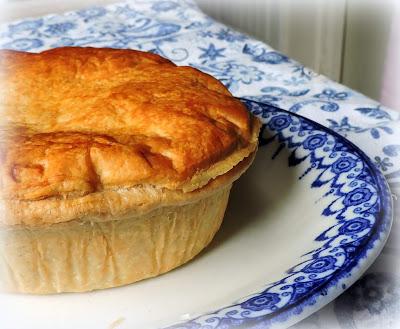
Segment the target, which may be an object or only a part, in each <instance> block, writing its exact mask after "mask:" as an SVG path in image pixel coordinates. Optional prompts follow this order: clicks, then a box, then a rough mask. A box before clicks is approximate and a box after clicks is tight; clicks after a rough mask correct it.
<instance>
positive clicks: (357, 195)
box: [343, 187, 373, 207]
mask: <svg viewBox="0 0 400 329" xmlns="http://www.w3.org/2000/svg"><path fill="white" fill-rule="evenodd" d="M372 195H373V193H372V192H371V191H370V190H369V189H368V188H365V187H358V188H356V189H354V190H353V191H351V192H349V193H348V194H347V195H346V196H345V198H344V200H343V204H344V205H346V206H348V207H350V206H358V205H360V204H362V203H364V202H367V201H369V200H370V199H371V197H372Z"/></svg>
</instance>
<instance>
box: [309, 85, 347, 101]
mask: <svg viewBox="0 0 400 329" xmlns="http://www.w3.org/2000/svg"><path fill="white" fill-rule="evenodd" d="M314 97H315V98H321V99H333V100H335V101H343V100H346V99H348V97H349V92H346V91H340V92H337V91H335V90H334V89H330V88H327V89H324V90H322V93H320V94H316V95H314Z"/></svg>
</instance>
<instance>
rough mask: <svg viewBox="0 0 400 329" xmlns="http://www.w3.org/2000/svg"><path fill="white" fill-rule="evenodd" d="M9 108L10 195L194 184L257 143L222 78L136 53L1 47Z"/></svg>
mask: <svg viewBox="0 0 400 329" xmlns="http://www.w3.org/2000/svg"><path fill="white" fill-rule="evenodd" d="M0 107H1V111H2V112H1V119H0V170H1V178H0V184H1V197H2V199H3V200H10V201H38V200H44V199H49V198H58V199H68V198H79V197H83V196H86V195H88V194H91V193H99V192H103V191H107V190H116V189H121V188H132V187H135V186H144V185H148V184H149V185H151V186H154V187H156V188H165V189H169V190H182V191H184V192H187V191H193V190H195V189H198V188H200V187H201V186H204V185H205V184H207V183H208V182H209V181H210V180H211V179H213V178H214V177H216V176H219V175H222V174H224V173H225V172H227V171H228V170H230V169H231V168H232V167H233V166H235V165H236V164H237V163H239V162H240V161H241V160H243V158H245V157H247V156H248V155H249V154H250V153H251V152H253V151H254V149H255V148H256V142H255V141H254V129H258V125H257V123H256V121H255V119H254V118H252V116H251V115H250V114H249V112H248V111H247V110H246V108H245V107H244V105H243V104H242V103H241V102H240V101H238V100H236V99H235V98H234V97H232V95H231V94H230V93H229V91H228V90H227V89H226V88H225V87H224V86H223V85H222V84H221V83H220V82H219V81H218V80H216V79H214V78H213V77H211V76H209V75H207V74H205V73H202V72H200V71H198V70H196V69H194V68H191V67H178V66H176V65H175V64H173V63H172V62H170V61H169V60H167V59H164V58H162V57H160V56H158V55H155V54H150V53H144V52H140V51H134V50H117V49H105V48H104V49H101V48H79V47H65V48H56V49H52V50H48V51H44V52H41V53H38V54H34V53H26V52H17V51H10V50H3V51H0ZM235 154H240V156H236V157H235ZM228 157H230V158H234V159H235V160H234V161H233V160H232V163H230V164H229V166H226V165H225V166H224V165H219V164H220V163H221V161H223V160H224V159H226V158H228ZM210 173H211V174H210Z"/></svg>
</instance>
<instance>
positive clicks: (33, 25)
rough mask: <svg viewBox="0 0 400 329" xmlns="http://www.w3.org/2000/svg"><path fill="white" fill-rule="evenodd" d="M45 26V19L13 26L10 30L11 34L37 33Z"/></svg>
mask: <svg viewBox="0 0 400 329" xmlns="http://www.w3.org/2000/svg"><path fill="white" fill-rule="evenodd" d="M42 25H43V19H36V20H27V21H22V22H19V23H17V24H11V25H10V26H9V27H8V29H9V32H10V34H12V35H13V34H18V33H21V32H25V31H35V30H37V29H38V28H40V27H41V26H42Z"/></svg>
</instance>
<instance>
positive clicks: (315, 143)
mask: <svg viewBox="0 0 400 329" xmlns="http://www.w3.org/2000/svg"><path fill="white" fill-rule="evenodd" d="M326 140H327V137H326V135H325V134H316V135H311V136H309V137H307V138H306V140H305V141H304V142H303V147H304V148H305V149H306V150H315V149H317V148H319V147H322V146H323V145H324V144H325V143H326Z"/></svg>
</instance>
